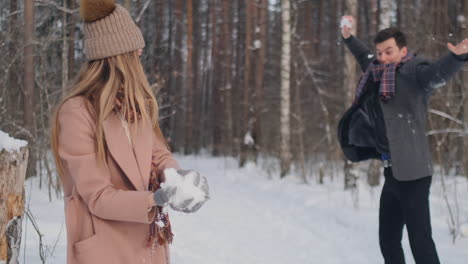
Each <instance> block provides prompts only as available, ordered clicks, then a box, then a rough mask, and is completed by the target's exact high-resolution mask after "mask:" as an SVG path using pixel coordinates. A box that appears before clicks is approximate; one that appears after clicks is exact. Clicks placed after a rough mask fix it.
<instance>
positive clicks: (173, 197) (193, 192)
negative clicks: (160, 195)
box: [161, 168, 209, 213]
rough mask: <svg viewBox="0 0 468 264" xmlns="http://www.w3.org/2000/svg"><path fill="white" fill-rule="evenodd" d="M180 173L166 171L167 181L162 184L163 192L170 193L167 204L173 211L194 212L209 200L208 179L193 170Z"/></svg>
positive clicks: (171, 170) (170, 170)
mask: <svg viewBox="0 0 468 264" xmlns="http://www.w3.org/2000/svg"><path fill="white" fill-rule="evenodd" d="M179 172H180V173H179ZM179 172H178V171H177V170H175V169H172V168H171V169H165V170H164V176H165V178H166V180H165V181H164V182H163V183H162V184H161V190H162V191H163V192H165V193H166V192H167V193H170V195H168V197H167V203H168V204H169V206H170V207H171V208H172V209H174V210H177V211H182V212H187V213H189V212H194V211H196V210H198V209H199V208H200V207H201V205H202V204H203V203H204V202H205V201H206V200H207V199H208V198H209V194H208V184H207V181H206V178H205V177H201V176H200V174H198V172H196V171H193V170H190V171H179ZM173 190H175V191H173Z"/></svg>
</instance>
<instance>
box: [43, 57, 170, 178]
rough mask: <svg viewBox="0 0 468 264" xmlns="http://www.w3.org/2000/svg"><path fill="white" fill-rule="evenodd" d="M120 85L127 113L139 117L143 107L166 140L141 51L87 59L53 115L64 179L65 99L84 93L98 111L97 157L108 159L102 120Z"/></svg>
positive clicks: (143, 113)
mask: <svg viewBox="0 0 468 264" xmlns="http://www.w3.org/2000/svg"><path fill="white" fill-rule="evenodd" d="M120 89H123V92H124V99H123V101H122V110H121V111H122V114H123V116H127V114H128V113H133V116H135V117H136V116H137V110H139V114H140V115H141V118H142V119H145V120H150V121H151V124H152V125H153V130H154V132H155V133H156V135H157V136H158V137H159V138H161V139H162V140H163V142H164V143H166V141H165V140H164V137H163V134H162V132H161V129H160V128H159V124H158V104H157V101H156V99H155V96H154V95H153V92H152V91H151V88H150V85H149V83H148V79H147V78H146V75H145V73H144V70H143V67H142V65H141V62H140V57H139V55H138V51H133V52H129V53H125V54H121V55H117V56H113V57H108V58H104V59H99V60H94V61H89V62H86V63H85V64H84V65H83V67H82V69H81V71H80V73H79V74H78V77H77V79H76V81H75V83H74V85H73V86H72V89H71V90H70V91H69V93H68V94H66V95H64V96H63V98H62V100H61V101H60V103H59V104H58V105H57V107H56V109H55V112H54V115H53V118H52V124H51V147H52V152H53V154H54V159H55V164H56V167H57V172H58V173H59V175H60V177H61V178H62V179H63V166H62V162H61V160H60V158H59V156H58V147H59V144H60V142H59V139H58V135H59V132H60V131H59V126H58V112H59V110H60V107H61V106H62V105H63V104H64V103H65V101H67V100H68V99H70V98H72V97H75V96H83V97H85V98H86V99H87V100H88V101H89V102H90V103H91V105H92V109H88V110H90V112H91V113H92V114H93V115H94V118H95V122H96V142H95V148H96V151H97V157H98V159H99V160H101V161H104V160H105V155H106V154H105V138H104V131H103V126H102V123H103V121H104V120H105V119H106V118H107V116H108V115H109V114H110V113H111V112H112V111H113V109H114V104H115V99H116V96H117V92H118V91H119V90H120ZM137 122H139V121H138V118H135V121H134V124H135V125H136V123H137ZM135 127H136V126H135ZM166 146H167V144H166Z"/></svg>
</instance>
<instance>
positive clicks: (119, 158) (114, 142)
mask: <svg viewBox="0 0 468 264" xmlns="http://www.w3.org/2000/svg"><path fill="white" fill-rule="evenodd" d="M141 123H143V122H141ZM146 127H147V125H144V126H143V125H139V126H138V128H137V130H136V131H134V129H132V125H131V124H129V128H130V132H131V135H132V141H133V142H134V148H135V152H134V150H133V149H132V146H131V145H130V143H129V142H128V138H127V135H126V134H125V129H124V127H123V126H122V123H121V121H120V119H119V117H118V116H117V115H116V114H115V113H111V114H110V115H109V117H108V118H106V120H104V122H103V129H104V135H105V139H106V144H107V147H108V148H109V151H110V153H111V155H112V157H113V158H114V159H115V161H116V162H117V164H118V165H119V167H120V168H121V169H122V171H123V172H124V173H125V175H126V176H127V178H128V179H129V180H130V182H131V183H132V184H133V186H135V188H136V189H137V190H147V189H148V182H149V170H150V168H151V146H152V142H145V139H147V140H150V141H151V140H152V139H151V134H149V136H147V134H148V131H147V128H146ZM150 130H151V128H150ZM132 133H133V134H132ZM147 140H146V141H147ZM148 152H149V153H148ZM139 165H140V166H139ZM142 175H143V177H142Z"/></svg>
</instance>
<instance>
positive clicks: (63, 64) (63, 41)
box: [62, 0, 69, 94]
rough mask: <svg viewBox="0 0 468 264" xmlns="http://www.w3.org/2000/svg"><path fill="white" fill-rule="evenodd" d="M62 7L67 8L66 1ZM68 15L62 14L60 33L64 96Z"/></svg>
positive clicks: (63, 91) (66, 71)
mask: <svg viewBox="0 0 468 264" xmlns="http://www.w3.org/2000/svg"><path fill="white" fill-rule="evenodd" d="M63 7H64V8H68V0H65V1H63ZM67 17H68V14H67V12H63V19H62V21H63V24H62V32H63V39H62V94H65V92H66V88H67V84H68V76H69V74H68V44H69V42H68V38H67V31H68V21H67Z"/></svg>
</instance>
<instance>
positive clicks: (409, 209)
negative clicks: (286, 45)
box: [338, 16, 468, 264]
mask: <svg viewBox="0 0 468 264" xmlns="http://www.w3.org/2000/svg"><path fill="white" fill-rule="evenodd" d="M343 19H344V20H345V23H342V25H343V26H342V30H341V33H342V36H343V39H344V43H345V44H346V46H347V47H348V49H349V50H350V51H351V53H352V54H353V55H354V57H355V58H356V60H357V61H358V62H359V64H360V66H361V68H362V70H363V71H364V74H363V76H362V77H361V79H360V81H359V83H358V85H357V90H356V98H355V102H354V104H353V106H351V108H350V109H349V110H348V111H347V112H346V113H345V114H344V116H343V118H342V119H341V121H340V124H339V127H338V135H339V139H340V144H341V147H342V150H343V152H344V154H345V156H346V157H347V158H348V159H349V160H351V161H354V162H357V161H362V160H366V159H371V158H374V159H381V160H382V161H383V164H384V176H385V183H384V186H383V189H382V194H381V197H380V209H379V241H380V249H381V251H382V255H383V257H384V259H385V263H386V264H403V263H405V258H404V254H403V249H402V247H401V239H402V234H403V226H404V225H405V224H406V228H407V231H408V238H409V241H410V246H411V251H412V253H413V257H414V259H415V261H416V263H417V264H438V263H440V261H439V258H438V255H437V250H436V247H435V244H434V241H433V239H432V231H431V230H432V228H431V222H430V213H429V189H430V185H431V180H432V174H433V169H432V163H431V157H430V152H429V144H428V140H427V137H426V135H425V131H426V119H427V109H428V103H429V98H430V96H431V95H432V94H433V92H434V90H436V89H437V88H440V87H441V86H443V85H444V84H445V83H446V82H447V81H448V80H449V79H450V78H451V77H452V76H453V75H454V74H455V73H456V72H457V71H459V70H460V69H461V68H462V67H463V64H464V61H466V60H467V59H468V54H467V53H468V39H465V40H464V41H463V42H461V43H459V44H458V45H456V46H454V45H452V44H450V43H448V44H447V48H448V49H449V52H448V54H447V55H445V56H443V57H442V58H440V59H439V60H437V61H435V62H430V61H428V60H426V59H424V58H422V57H420V56H416V55H414V54H412V53H410V52H409V51H408V48H407V47H406V38H405V35H404V34H403V33H402V32H401V31H400V30H398V29H396V28H388V29H385V30H382V31H380V32H378V33H377V35H376V37H375V40H374V43H375V49H376V57H374V53H373V52H372V51H371V50H370V49H369V48H367V47H366V46H365V45H364V44H363V43H362V42H361V41H359V40H358V39H357V38H355V37H354V36H352V35H351V25H352V23H353V18H352V17H349V16H345V17H343Z"/></svg>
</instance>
